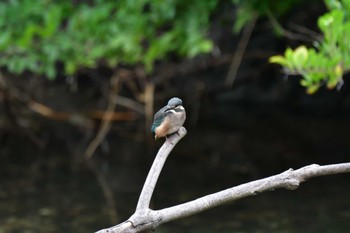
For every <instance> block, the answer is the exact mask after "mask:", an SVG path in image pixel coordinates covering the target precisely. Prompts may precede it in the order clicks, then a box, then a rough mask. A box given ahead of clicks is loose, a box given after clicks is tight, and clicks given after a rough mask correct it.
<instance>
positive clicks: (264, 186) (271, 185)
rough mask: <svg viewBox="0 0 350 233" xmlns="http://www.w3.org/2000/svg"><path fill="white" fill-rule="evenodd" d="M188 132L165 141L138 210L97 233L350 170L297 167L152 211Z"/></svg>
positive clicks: (122, 230)
mask: <svg viewBox="0 0 350 233" xmlns="http://www.w3.org/2000/svg"><path fill="white" fill-rule="evenodd" d="M185 135H186V130H185V128H183V127H182V128H180V130H179V133H178V134H174V135H172V136H170V137H169V138H168V139H169V141H170V142H169V141H168V140H166V141H165V143H164V144H163V146H162V147H161V148H160V150H159V152H158V154H157V156H156V158H155V160H154V162H153V165H152V167H151V170H150V172H149V174H148V177H147V179H146V182H145V184H144V187H143V189H142V192H141V195H140V198H139V202H138V204H137V207H136V211H135V213H134V214H133V215H132V216H131V217H130V218H129V219H128V220H126V221H125V222H123V223H120V224H118V225H116V226H113V227H110V228H107V229H103V230H99V231H97V232H96V233H134V232H141V231H145V230H150V229H155V228H156V227H158V226H159V225H161V224H164V223H166V222H169V221H172V220H175V219H179V218H184V217H187V216H190V215H194V214H197V213H199V212H202V211H204V210H207V209H211V208H213V207H216V206H219V205H223V204H226V203H229V202H233V201H236V200H239V199H242V198H245V197H248V196H253V195H256V194H258V193H261V192H265V191H269V190H274V189H278V188H285V189H289V190H294V189H297V188H298V187H299V185H300V183H302V182H304V181H307V180H308V179H310V178H312V177H317V176H326V175H333V174H340V173H347V172H350V163H340V164H333V165H324V166H320V165H317V164H313V165H309V166H305V167H302V168H300V169H298V170H293V169H289V170H287V171H285V172H283V173H281V174H278V175H274V176H270V177H267V178H264V179H260V180H256V181H252V182H249V183H245V184H242V185H239V186H236V187H232V188H228V189H226V190H223V191H220V192H217V193H213V194H210V195H207V196H204V197H201V198H198V199H196V200H193V201H189V202H186V203H183V204H180V205H176V206H172V207H169V208H165V209H161V210H152V209H150V208H149V203H150V199H151V197H152V194H153V190H154V188H155V185H156V183H157V180H158V177H159V174H160V172H161V170H162V168H163V165H164V163H165V161H166V159H167V157H168V155H169V153H170V152H171V150H172V149H173V148H174V146H175V145H176V143H177V142H178V141H179V140H180V139H181V138H182V137H184V136H185Z"/></svg>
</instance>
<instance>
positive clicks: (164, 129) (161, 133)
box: [155, 118, 170, 139]
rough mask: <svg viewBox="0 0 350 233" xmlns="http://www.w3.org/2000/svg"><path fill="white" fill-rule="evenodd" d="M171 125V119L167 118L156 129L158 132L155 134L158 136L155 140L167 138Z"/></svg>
mask: <svg viewBox="0 0 350 233" xmlns="http://www.w3.org/2000/svg"><path fill="white" fill-rule="evenodd" d="M169 123H170V122H169V119H168V118H166V119H165V120H164V121H163V122H162V124H160V126H158V127H157V128H156V132H155V134H156V136H155V138H156V139H158V138H163V137H165V136H166V135H167V134H168V132H169V128H170V124H169Z"/></svg>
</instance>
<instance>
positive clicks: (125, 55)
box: [0, 0, 217, 79]
mask: <svg viewBox="0 0 350 233" xmlns="http://www.w3.org/2000/svg"><path fill="white" fill-rule="evenodd" d="M72 2H74V1H64V0H37V1H32V0H8V1H3V2H0V30H1V34H0V66H2V67H7V69H8V70H9V71H10V72H13V73H16V74H21V73H23V72H24V71H30V72H33V73H35V74H39V75H45V76H47V77H48V78H51V79H53V78H55V77H56V75H57V70H56V66H57V64H58V63H62V64H63V67H64V73H65V74H66V75H72V74H74V73H76V72H77V71H78V70H79V69H82V68H94V67H96V66H97V65H100V64H104V65H107V66H110V67H114V66H115V65H117V64H126V65H134V64H143V65H145V67H146V69H147V70H148V71H151V69H152V66H153V64H154V62H155V61H156V60H158V59H162V58H164V57H165V56H166V55H167V54H169V53H170V52H172V53H176V54H179V55H180V56H188V57H193V56H195V55H197V54H199V53H203V52H209V51H211V49H212V47H213V44H212V42H211V41H210V40H209V39H207V38H206V37H205V36H206V35H205V33H206V31H207V28H208V26H209V16H210V13H211V12H212V11H213V9H214V8H215V6H216V3H217V1H216V0H206V1H203V0H194V1H191V4H189V3H188V2H187V1H185V0H138V1H136V0H119V1H112V0H92V1H89V2H90V4H88V3H80V4H76V5H74V4H73V3H72ZM82 2H83V1H82Z"/></svg>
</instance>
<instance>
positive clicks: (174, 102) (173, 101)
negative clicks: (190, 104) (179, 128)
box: [168, 97, 182, 108]
mask: <svg viewBox="0 0 350 233" xmlns="http://www.w3.org/2000/svg"><path fill="white" fill-rule="evenodd" d="M168 106H169V107H170V108H175V107H177V106H182V100H181V99H180V98H177V97H173V98H171V99H170V100H169V101H168Z"/></svg>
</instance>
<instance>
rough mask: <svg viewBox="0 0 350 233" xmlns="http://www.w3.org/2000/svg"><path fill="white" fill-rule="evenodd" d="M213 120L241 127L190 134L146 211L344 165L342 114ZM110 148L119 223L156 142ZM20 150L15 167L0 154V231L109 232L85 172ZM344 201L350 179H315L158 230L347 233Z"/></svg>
mask: <svg viewBox="0 0 350 233" xmlns="http://www.w3.org/2000/svg"><path fill="white" fill-rule="evenodd" d="M218 109H220V108H218ZM222 109H223V111H226V110H224V109H226V108H224V107H223V108H222ZM236 112H237V111H236ZM269 112H271V111H270V110H269ZM217 114H228V115H230V116H232V122H239V123H231V124H223V123H221V122H216V123H215V126H214V127H213V126H212V125H210V124H208V122H212V119H211V118H209V119H204V120H202V121H201V122H199V125H198V127H193V128H192V129H191V127H189V128H190V130H189V133H188V135H187V136H186V137H185V138H184V139H183V140H182V141H181V142H180V143H179V144H178V146H177V147H176V148H175V150H174V152H173V153H172V155H171V156H170V157H169V159H168V161H167V164H166V165H165V167H164V170H163V172H162V174H161V177H160V180H159V182H158V185H157V188H156V190H155V193H154V196H153V199H152V208H154V209H161V208H164V207H168V206H171V205H175V204H178V203H182V202H186V201H189V200H192V199H195V198H197V197H200V196H203V195H206V194H209V193H213V192H216V191H220V190H222V189H225V188H228V187H231V186H235V185H238V184H241V183H244V182H248V181H251V180H255V179H259V178H263V177H266V176H269V175H274V174H277V173H280V172H283V171H285V170H287V169H288V168H290V167H293V168H299V167H301V166H304V165H308V164H311V163H321V164H327V163H336V162H346V161H349V160H350V159H349V158H350V157H349V152H350V150H349V148H350V144H349V142H348V138H349V137H348V134H349V133H348V132H350V131H349V130H350V129H349V128H350V126H349V123H347V121H348V120H347V117H345V116H344V117H331V118H329V117H318V118H315V117H314V116H311V117H308V116H305V115H298V114H290V113H286V112H284V111H277V112H274V114H273V115H266V114H263V113H261V112H258V111H254V112H253V111H252V112H249V111H248V112H247V111H246V112H243V113H242V111H241V112H240V114H235V115H233V114H230V113H227V112H225V113H220V110H218V111H217ZM215 117H216V116H213V119H214V118H215ZM196 128H201V130H198V129H196ZM208 135H209V136H208ZM109 140H111V139H109ZM113 140H114V142H115V143H113V144H111V157H112V159H110V161H109V162H108V169H107V170H108V172H107V173H106V174H107V177H108V182H109V183H110V185H111V188H112V190H113V193H114V196H115V201H116V205H117V210H118V214H119V216H120V221H123V220H125V219H127V218H128V217H129V216H130V215H131V214H132V213H133V211H134V208H135V206H136V202H137V199H138V194H139V192H140V189H141V187H142V184H143V181H144V179H145V177H146V174H147V172H148V169H149V167H150V166H151V163H152V159H153V157H154V153H155V151H156V149H157V148H158V147H160V145H161V142H156V143H155V144H156V145H155V148H154V150H150V149H149V147H148V146H147V145H145V144H144V143H138V142H130V140H129V141H127V140H126V139H120V138H114V139H113ZM17 143H18V144H20V143H21V141H19V142H17ZM22 150H23V151H22V152H23V153H26V156H22V157H21V156H20V158H22V159H18V157H16V156H15V155H14V154H12V153H15V152H16V153H18V152H19V151H20V150H18V149H17V150H5V147H3V149H2V150H1V154H0V158H1V171H0V175H1V180H0V200H1V201H0V233H17V232H18V233H23V232H24V233H37V232H38V233H40V232H43V233H44V232H45V233H51V232H52V233H54V232H67V233H70V232H71V233H73V232H74V233H83V232H84V233H85V232H94V231H96V230H98V229H101V228H104V227H108V226H111V225H112V223H111V222H110V220H109V217H108V208H107V207H106V201H105V199H104V197H103V195H102V192H101V189H100V188H99V185H98V183H97V181H96V177H95V176H94V174H93V173H92V172H91V171H90V170H88V169H86V168H84V166H75V165H72V162H71V160H70V159H69V156H68V155H64V154H60V153H55V152H50V154H45V153H43V154H42V155H40V156H39V155H37V154H35V153H36V152H35V151H33V152H31V151H28V150H27V149H26V147H25V146H23V148H22ZM13 151H15V152H13ZM145 151H148V152H146V153H145ZM126 154H127V155H126ZM112 155H113V156H116V157H113V156H112ZM31 156H32V157H31ZM349 193H350V175H349V174H346V175H335V176H328V177H320V178H315V179H312V180H310V181H308V182H305V183H303V184H302V185H301V187H300V188H299V189H297V190H295V191H287V190H275V191H271V192H266V193H262V194H259V195H257V196H254V197H249V198H246V199H243V200H238V201H236V202H235V203H232V204H229V205H225V206H221V207H217V208H215V209H212V210H208V211H206V212H204V213H201V214H198V215H196V216H192V217H189V218H186V219H182V220H177V221H174V222H170V223H168V224H165V225H163V226H160V227H159V228H157V229H156V232H158V233H175V232H189V233H205V232H222V233H226V232H227V233H228V232H235V233H265V232H266V233H267V232H269V233H271V232H272V233H273V232H276V233H302V232H305V233H310V232H317V233H345V232H350V198H349Z"/></svg>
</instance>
